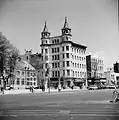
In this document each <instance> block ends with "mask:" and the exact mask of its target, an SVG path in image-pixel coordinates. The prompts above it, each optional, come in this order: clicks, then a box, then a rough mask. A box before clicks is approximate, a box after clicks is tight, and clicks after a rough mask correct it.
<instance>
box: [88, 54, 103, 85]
mask: <svg viewBox="0 0 119 120" xmlns="http://www.w3.org/2000/svg"><path fill="white" fill-rule="evenodd" d="M103 62H104V61H103V58H102V57H99V56H97V55H87V56H86V65H87V79H88V81H89V84H90V82H91V84H92V83H93V84H95V82H96V81H98V82H99V80H100V79H102V78H104V63H103Z"/></svg>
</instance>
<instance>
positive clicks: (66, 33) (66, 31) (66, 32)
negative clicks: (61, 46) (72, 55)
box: [62, 17, 71, 36]
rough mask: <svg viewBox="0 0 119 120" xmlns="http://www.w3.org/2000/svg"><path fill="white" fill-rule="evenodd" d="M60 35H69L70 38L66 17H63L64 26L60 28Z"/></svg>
mask: <svg viewBox="0 0 119 120" xmlns="http://www.w3.org/2000/svg"><path fill="white" fill-rule="evenodd" d="M62 35H70V36H71V28H69V26H68V22H67V17H65V22H64V26H63V28H62Z"/></svg>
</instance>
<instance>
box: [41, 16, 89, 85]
mask: <svg viewBox="0 0 119 120" xmlns="http://www.w3.org/2000/svg"><path fill="white" fill-rule="evenodd" d="M50 35H51V34H50V32H49V31H48V28H47V25H46V22H45V25H44V29H43V31H42V32H41V45H40V46H41V56H42V74H41V79H42V80H43V81H45V85H47V86H48V85H49V84H50V86H52V87H57V86H58V84H61V86H62V87H70V86H71V84H72V83H74V84H75V85H76V86H82V85H85V84H86V48H87V47H86V46H84V45H80V44H77V43H74V42H73V40H72V34H71V28H70V27H69V26H68V22H67V17H65V22H64V26H63V28H62V29H61V35H60V36H55V37H51V36H50ZM47 72H48V74H47Z"/></svg>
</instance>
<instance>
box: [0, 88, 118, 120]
mask: <svg viewBox="0 0 119 120" xmlns="http://www.w3.org/2000/svg"><path fill="white" fill-rule="evenodd" d="M111 95H112V90H102V91H83V92H66V93H65V92H61V93H50V94H48V93H44V94H38V93H36V94H21V95H4V96H0V120H1V119H3V120H22V119H24V120H33V119H34V120H92V119H93V120H118V119H119V104H118V103H115V104H112V103H109V99H110V98H111Z"/></svg>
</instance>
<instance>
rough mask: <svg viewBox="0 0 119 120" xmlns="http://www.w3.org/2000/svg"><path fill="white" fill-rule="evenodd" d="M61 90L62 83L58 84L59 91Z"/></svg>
mask: <svg viewBox="0 0 119 120" xmlns="http://www.w3.org/2000/svg"><path fill="white" fill-rule="evenodd" d="M60 91H61V84H59V85H58V92H60Z"/></svg>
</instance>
